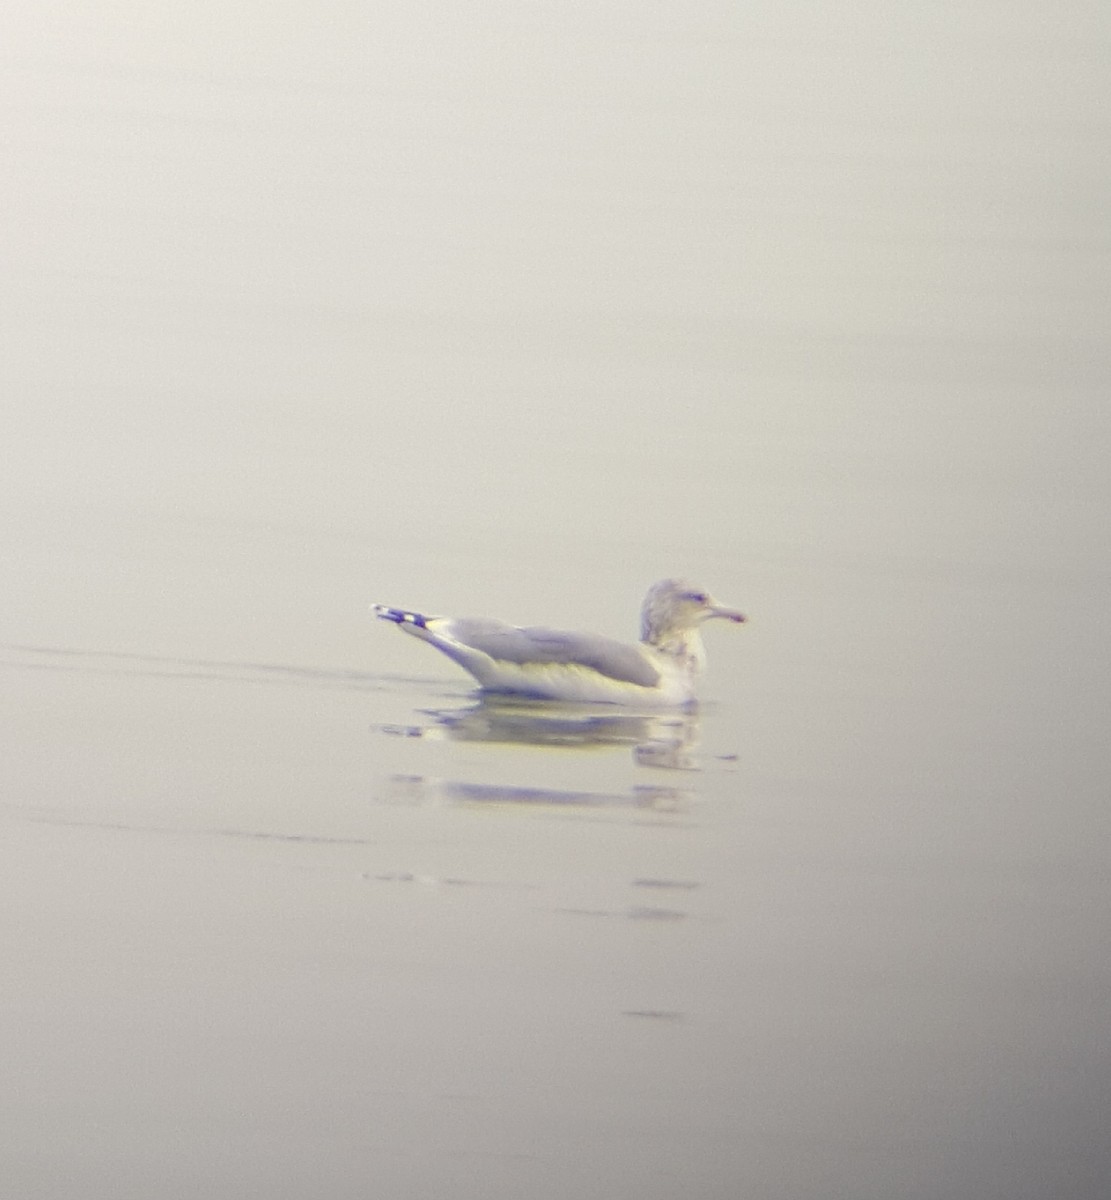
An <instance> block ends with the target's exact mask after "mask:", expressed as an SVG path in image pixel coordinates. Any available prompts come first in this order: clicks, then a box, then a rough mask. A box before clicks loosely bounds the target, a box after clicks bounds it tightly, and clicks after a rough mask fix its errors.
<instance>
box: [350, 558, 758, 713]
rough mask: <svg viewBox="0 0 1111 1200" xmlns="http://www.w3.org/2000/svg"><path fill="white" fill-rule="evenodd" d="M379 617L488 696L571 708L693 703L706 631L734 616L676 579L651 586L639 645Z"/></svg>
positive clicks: (417, 617)
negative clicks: (442, 657) (707, 625)
mask: <svg viewBox="0 0 1111 1200" xmlns="http://www.w3.org/2000/svg"><path fill="white" fill-rule="evenodd" d="M373 608H374V612H375V613H376V615H377V616H379V617H381V618H382V619H383V620H386V621H393V622H395V623H396V624H397V625H399V626H400V627H401V628H402V629H403V630H404V631H405V632H406V633H408V634H412V636H413V637H418V638H421V639H422V640H423V641H426V642H429V643H430V644H431V645H433V646H435V647H436V649H437V650H440V651H442V652H443V653H444V654H446V655H447V656H448V658H450V659H452V660H453V661H454V662H457V663H458V664H459V665H460V666H461V667H463V669H464V670H466V671H469V672H470V673H471V674H472V675H473V676H474V677H475V679H477V680H478V682H479V683H480V684H481V685H482V687H483V689H484V690H486V691H487V692H501V693H511V694H516V695H523V696H532V697H535V698H540V699H545V700H565V701H570V702H572V703H597V702H601V703H610V704H633V705H638V704H648V705H679V704H687V703H689V702H691V701H693V699H694V683H695V677H696V676H697V675H698V673H699V671H700V670H701V669H702V665H703V663H704V661H705V652H704V650H703V648H702V637H701V635H700V632H699V630H700V627H701V625H702V624H703V622H704V621H709V620H712V619H714V618H715V617H718V618H721V619H723V620H726V621H735V622H740V621H743V620H744V619H745V618H744V616H743V615H742V614H741V613H739V612H737V610H736V609H733V608H727V607H725V606H724V605H722V604H719V603H718V602H717V601H716V600H715V599H714V598H713V597H712V596H710V595H709V594H708V593H707V592H705V591H703V590H702V589H700V588H697V587H694V586H693V585H691V584H689V583H686V582H684V581H683V580H678V579H664V580H662V581H661V582H659V583H656V584H653V586H652V587H651V588H650V589H649V591H648V595H647V596H646V597H645V599H644V606H643V608H642V609H641V639H640V641H639V642H637V643H636V644H631V643H627V642H618V641H615V640H614V639H612V638H608V637H602V636H601V635H600V634H596V633H571V632H567V631H564V630H559V629H541V628H535V627H533V628H525V629H522V628H520V627H518V626H516V625H507V624H505V623H504V622H502V621H494V620H490V619H488V618H474V617H463V618H452V617H431V616H425V615H424V614H423V613H417V612H410V611H408V610H407V609H400V608H389V607H387V606H386V605H384V604H376V605H374V606H373Z"/></svg>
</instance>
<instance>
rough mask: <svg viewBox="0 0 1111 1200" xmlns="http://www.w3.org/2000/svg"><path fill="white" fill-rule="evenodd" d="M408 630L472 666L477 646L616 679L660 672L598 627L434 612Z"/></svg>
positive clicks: (642, 679)
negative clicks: (581, 629)
mask: <svg viewBox="0 0 1111 1200" xmlns="http://www.w3.org/2000/svg"><path fill="white" fill-rule="evenodd" d="M402 628H403V629H405V631H406V632H407V633H413V634H416V635H417V636H418V637H420V636H423V637H424V640H425V641H429V642H431V643H432V644H433V645H434V646H436V647H437V648H438V649H439V650H442V651H443V652H444V653H445V654H447V655H448V656H449V657H450V658H453V659H455V661H456V662H458V663H459V664H460V666H463V667H466V668H467V670H470V669H471V667H470V660H471V659H472V658H473V655H474V653H475V652H477V653H478V654H482V655H486V656H487V657H488V658H491V659H493V660H494V661H495V662H503V663H513V664H514V665H517V666H525V665H539V664H542V663H559V664H561V665H565V666H580V667H587V668H589V669H590V670H592V671H597V672H598V674H599V675H604V676H605V677H606V678H607V679H614V680H617V681H618V682H620V683H632V684H636V685H637V686H639V687H646V688H651V687H655V686H656V685H657V684H658V683H659V681H660V673H659V671H658V670H657V669H656V667H655V666H654V665H653V664H652V662H651V661H650V660H649V658H648V657H647V656H646V655H645V654H644V652H643V651H642V650H641V649H640V647H638V646H631V645H628V644H627V643H625V642H619V641H616V640H615V639H614V638H607V637H602V636H601V635H600V634H596V633H571V632H569V631H566V630H562V629H542V628H539V627H533V628H527V629H521V628H519V627H518V626H516V625H506V624H505V623H504V622H502V621H490V620H485V619H483V618H476V617H463V618H459V619H456V620H452V619H450V618H438V619H433V620H430V621H428V622H427V623H426V625H425V626H424V627H423V629H421V628H415V627H413V626H411V625H403V626H402Z"/></svg>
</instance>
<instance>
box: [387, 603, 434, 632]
mask: <svg viewBox="0 0 1111 1200" xmlns="http://www.w3.org/2000/svg"><path fill="white" fill-rule="evenodd" d="M374 611H375V612H376V613H377V614H378V616H379V617H381V619H382V620H383V621H393V622H395V623H396V624H398V625H416V626H417V627H418V628H420V629H427V628H428V618H427V617H426V616H425V615H424V613H417V612H407V611H406V610H405V609H403V608H388V607H387V606H386V605H385V604H376V605H375V606H374Z"/></svg>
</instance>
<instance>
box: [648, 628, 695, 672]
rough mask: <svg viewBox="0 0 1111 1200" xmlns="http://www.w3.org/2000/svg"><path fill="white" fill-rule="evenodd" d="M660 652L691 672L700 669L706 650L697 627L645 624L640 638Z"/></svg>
mask: <svg viewBox="0 0 1111 1200" xmlns="http://www.w3.org/2000/svg"><path fill="white" fill-rule="evenodd" d="M640 640H641V641H642V642H643V643H644V645H646V646H651V647H652V649H653V650H657V651H659V653H660V654H666V655H668V657H670V658H675V659H678V661H679V662H680V663H681V664H682V665H683V666H685V667H686V668H687V669H688V670H689V671H691V672H698V671H701V670H702V666H703V664H704V663H705V661H706V650H705V647H704V646H703V645H702V634H701V633H700V632H699V631H698V629H697V628H696V629H675V628H671V629H654V628H652V627H651V626H648V625H646V626H645V629H644V632H643V636H642V637H641V639H640Z"/></svg>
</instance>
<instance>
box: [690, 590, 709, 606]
mask: <svg viewBox="0 0 1111 1200" xmlns="http://www.w3.org/2000/svg"><path fill="white" fill-rule="evenodd" d="M687 599H688V600H691V601H693V602H694V603H695V604H705V603H706V602H707V601H708V600H709V599H710V597H709V596H707V595H706V593H705V592H687Z"/></svg>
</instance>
